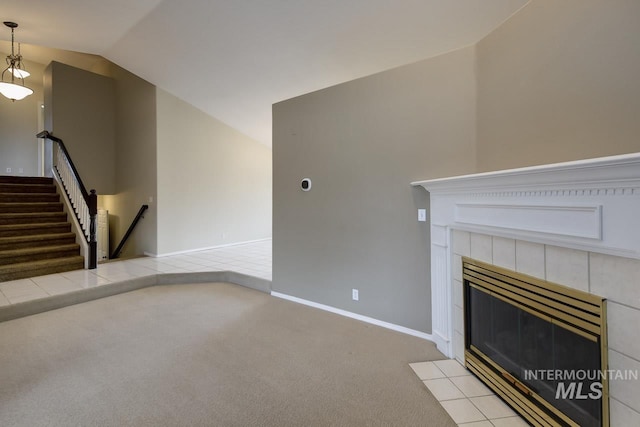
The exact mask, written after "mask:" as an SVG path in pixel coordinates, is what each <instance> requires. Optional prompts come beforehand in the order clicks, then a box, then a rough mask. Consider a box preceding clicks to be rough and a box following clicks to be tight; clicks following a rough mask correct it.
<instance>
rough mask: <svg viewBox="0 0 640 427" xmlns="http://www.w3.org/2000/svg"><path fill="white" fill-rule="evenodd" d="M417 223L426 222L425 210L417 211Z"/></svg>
mask: <svg viewBox="0 0 640 427" xmlns="http://www.w3.org/2000/svg"><path fill="white" fill-rule="evenodd" d="M418 221H420V222H426V221H427V210H426V209H418Z"/></svg>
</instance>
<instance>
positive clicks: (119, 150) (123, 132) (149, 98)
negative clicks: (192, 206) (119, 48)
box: [99, 64, 158, 257]
mask: <svg viewBox="0 0 640 427" xmlns="http://www.w3.org/2000/svg"><path fill="white" fill-rule="evenodd" d="M103 72H104V73H105V74H107V75H109V76H110V77H112V78H113V81H114V83H115V103H116V104H115V107H116V108H115V111H116V115H115V119H116V145H115V147H116V153H115V155H116V157H115V165H116V176H115V180H116V191H115V194H113V195H108V196H102V197H100V198H99V206H100V207H102V208H104V209H107V210H109V238H110V247H111V250H110V252H112V251H113V250H115V248H116V245H117V244H118V243H119V242H120V239H122V237H123V236H124V234H125V232H126V231H127V228H128V227H129V224H131V221H132V220H133V219H134V218H135V215H136V213H137V212H138V209H140V206H141V205H143V204H147V205H149V209H148V210H147V211H146V213H145V215H144V219H143V220H141V222H139V223H138V226H137V227H136V229H135V231H134V233H133V234H132V235H131V237H130V238H129V240H128V241H127V244H126V245H125V247H124V250H123V252H122V255H121V256H122V257H126V256H130V255H139V254H143V253H145V252H149V253H156V251H157V244H158V243H157V227H158V224H157V209H156V207H157V205H156V203H155V200H156V194H157V155H156V153H157V150H156V88H155V86H154V85H152V84H151V83H149V82H147V81H145V80H143V79H141V78H139V77H137V76H135V75H134V74H132V73H130V72H128V71H126V70H125V69H123V68H121V67H118V66H116V65H113V64H110V65H109V67H107V69H106V70H103ZM149 198H151V201H150V199H149Z"/></svg>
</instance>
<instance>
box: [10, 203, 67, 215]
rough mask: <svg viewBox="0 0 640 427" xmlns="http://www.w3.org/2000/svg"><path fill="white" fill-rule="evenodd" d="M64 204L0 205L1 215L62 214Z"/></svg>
mask: <svg viewBox="0 0 640 427" xmlns="http://www.w3.org/2000/svg"><path fill="white" fill-rule="evenodd" d="M61 211H62V203H50V202H32V203H0V213H21V212H61Z"/></svg>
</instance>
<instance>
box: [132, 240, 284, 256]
mask: <svg viewBox="0 0 640 427" xmlns="http://www.w3.org/2000/svg"><path fill="white" fill-rule="evenodd" d="M268 240H271V237H266V238H264V239H256V240H246V241H244V242H235V243H227V244H226V245H217V246H208V247H205V248H198V249H187V250H184V251H177V252H167V253H164V254H154V253H152V252H145V253H144V254H145V255H146V256H150V257H153V258H162V257H166V256H174V255H184V254H190V253H193V252H201V251H208V250H210V249H221V248H228V247H229V246H239V245H246V244H249V243H259V242H266V241H268Z"/></svg>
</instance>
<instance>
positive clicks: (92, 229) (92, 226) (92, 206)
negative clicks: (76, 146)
mask: <svg viewBox="0 0 640 427" xmlns="http://www.w3.org/2000/svg"><path fill="white" fill-rule="evenodd" d="M36 136H37V137H38V138H42V139H48V140H50V141H53V142H55V143H56V144H57V145H58V148H59V149H60V150H61V151H62V153H63V154H64V158H65V160H66V162H67V164H68V166H69V170H70V172H71V176H72V179H73V180H74V181H75V186H76V187H77V188H78V189H79V190H80V194H81V195H82V198H83V200H84V203H85V204H86V206H87V210H88V216H89V230H88V233H87V230H83V231H84V237H85V239H86V241H87V243H88V245H89V268H90V269H94V268H96V267H97V265H98V243H97V239H96V215H97V214H98V195H97V194H96V190H93V189H92V190H91V191H89V192H88V191H87V188H86V187H85V185H84V183H83V182H82V178H80V174H79V173H78V169H76V166H75V164H74V163H73V160H71V156H70V155H69V151H68V150H67V147H66V146H65V145H64V142H63V141H62V139H60V138H58V137H56V136H54V135H52V134H51V133H50V132H49V131H46V130H43V131H42V132H40V133H38V134H37V135H36ZM54 163H55V162H54ZM54 167H55V169H56V172H57V174H58V176H60V171H59V169H58V165H57V164H55V165H54ZM63 186H64V187H65V195H66V197H67V199H68V200H69V202H70V203H71V205H72V206H73V207H74V209H73V211H74V214H75V216H76V219H77V220H78V222H79V223H80V224H81V226H83V225H84V220H83V218H82V215H81V213H80V208H79V207H78V206H77V201H74V200H73V197H71V194H70V190H69V186H70V183H68V182H63ZM85 212H86V211H85Z"/></svg>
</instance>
